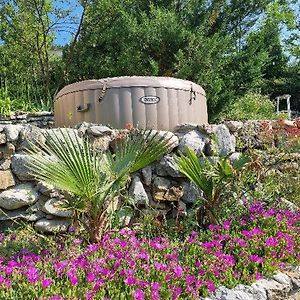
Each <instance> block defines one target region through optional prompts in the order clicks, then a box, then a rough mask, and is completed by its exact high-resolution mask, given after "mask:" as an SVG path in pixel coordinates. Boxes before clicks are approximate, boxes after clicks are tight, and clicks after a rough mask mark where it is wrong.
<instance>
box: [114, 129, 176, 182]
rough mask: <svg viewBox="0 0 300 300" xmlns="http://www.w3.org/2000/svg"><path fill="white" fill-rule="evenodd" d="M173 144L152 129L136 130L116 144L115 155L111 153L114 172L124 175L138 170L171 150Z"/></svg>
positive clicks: (120, 175) (119, 175)
mask: <svg viewBox="0 0 300 300" xmlns="http://www.w3.org/2000/svg"><path fill="white" fill-rule="evenodd" d="M171 146H172V144H171V143H170V141H169V139H167V138H166V136H160V135H159V133H158V132H153V131H152V130H141V131H135V132H132V133H130V134H128V135H127V136H126V137H125V138H124V139H123V140H121V141H120V142H119V143H117V145H116V151H115V154H114V155H109V156H108V159H109V160H110V162H111V166H112V170H113V172H114V173H115V174H116V175H117V176H118V177H122V176H124V175H125V174H129V173H133V172H136V171H138V170H140V169H142V168H144V167H145V166H147V165H149V164H151V163H152V162H154V161H155V160H158V159H159V158H161V157H162V156H163V155H164V154H165V153H167V152H168V151H169V149H170V148H171Z"/></svg>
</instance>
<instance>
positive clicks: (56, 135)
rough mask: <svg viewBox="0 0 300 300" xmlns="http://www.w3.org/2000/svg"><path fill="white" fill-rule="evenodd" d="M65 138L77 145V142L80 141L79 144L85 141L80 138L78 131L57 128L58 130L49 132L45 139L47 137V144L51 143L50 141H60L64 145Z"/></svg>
mask: <svg viewBox="0 0 300 300" xmlns="http://www.w3.org/2000/svg"><path fill="white" fill-rule="evenodd" d="M63 136H65V137H66V138H67V139H68V138H69V137H70V139H71V140H72V141H74V142H75V143H76V140H77V139H78V140H79V142H82V141H83V139H82V138H81V137H79V135H78V131H77V130H76V129H73V128H56V129H51V130H47V131H46V134H45V137H46V144H47V143H49V140H50V139H53V140H54V141H56V140H59V141H61V142H62V143H64V138H63Z"/></svg>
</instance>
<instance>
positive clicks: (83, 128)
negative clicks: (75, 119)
mask: <svg viewBox="0 0 300 300" xmlns="http://www.w3.org/2000/svg"><path fill="white" fill-rule="evenodd" d="M90 126H91V124H90V123H87V122H82V123H79V124H77V125H75V126H74V127H75V129H77V132H78V135H79V136H80V137H83V136H84V135H85V134H86V132H87V130H88V128H89V127H90Z"/></svg>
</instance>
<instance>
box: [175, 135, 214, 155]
mask: <svg viewBox="0 0 300 300" xmlns="http://www.w3.org/2000/svg"><path fill="white" fill-rule="evenodd" d="M208 141H209V137H208V136H207V135H206V134H204V133H202V132H199V131H198V130H192V131H190V132H188V133H186V134H185V135H184V136H183V137H182V138H181V141H180V144H179V146H178V150H179V151H180V152H183V153H185V152H186V149H187V147H189V148H190V149H191V150H193V151H194V152H195V153H196V154H197V155H199V154H200V153H201V152H204V150H205V144H206V143H207V142H208Z"/></svg>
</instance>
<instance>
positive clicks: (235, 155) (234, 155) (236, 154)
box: [229, 152, 243, 164]
mask: <svg viewBox="0 0 300 300" xmlns="http://www.w3.org/2000/svg"><path fill="white" fill-rule="evenodd" d="M242 155H243V154H242V153H241V152H234V153H232V154H230V156H229V160H230V162H231V163H232V164H233V163H234V162H235V161H236V160H238V159H239V158H240V157H241V156H242Z"/></svg>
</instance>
